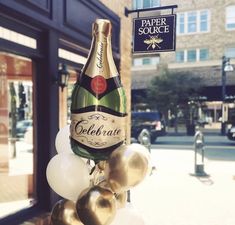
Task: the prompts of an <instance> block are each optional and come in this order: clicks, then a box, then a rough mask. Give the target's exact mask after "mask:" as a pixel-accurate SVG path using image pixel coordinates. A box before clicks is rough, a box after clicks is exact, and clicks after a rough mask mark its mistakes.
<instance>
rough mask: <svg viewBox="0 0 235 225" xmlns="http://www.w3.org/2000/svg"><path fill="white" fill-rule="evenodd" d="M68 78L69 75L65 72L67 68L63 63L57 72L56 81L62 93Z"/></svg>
mask: <svg viewBox="0 0 235 225" xmlns="http://www.w3.org/2000/svg"><path fill="white" fill-rule="evenodd" d="M69 76H70V74H69V72H68V70H67V66H66V65H65V64H64V63H63V64H62V65H61V68H60V69H59V71H58V79H57V82H58V85H59V86H60V87H61V91H63V89H64V87H67V86H68V80H69Z"/></svg>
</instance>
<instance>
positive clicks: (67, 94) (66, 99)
mask: <svg viewBox="0 0 235 225" xmlns="http://www.w3.org/2000/svg"><path fill="white" fill-rule="evenodd" d="M68 71H69V74H70V76H69V82H68V86H67V87H66V88H64V91H63V92H61V91H60V90H59V91H60V93H59V98H60V100H59V102H60V128H62V127H64V126H66V125H67V124H69V123H70V105H71V95H72V90H73V87H74V84H75V83H76V81H77V77H78V71H77V70H75V69H74V68H69V70H68Z"/></svg>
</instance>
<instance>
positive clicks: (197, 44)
mask: <svg viewBox="0 0 235 225" xmlns="http://www.w3.org/2000/svg"><path fill="white" fill-rule="evenodd" d="M161 3H162V5H173V4H177V5H178V8H177V9H176V10H175V12H188V11H194V10H203V9H209V10H210V19H211V22H210V32H208V33H204V34H202V33H201V34H188V35H177V39H176V48H177V49H182V50H183V49H189V48H194V49H195V48H208V49H209V57H210V60H209V61H210V62H208V63H209V64H211V63H212V64H213V65H220V64H221V57H222V55H223V54H224V50H225V47H226V46H229V45H231V44H232V45H233V46H234V45H235V41H234V35H235V31H226V29H225V8H226V6H228V5H235V0H220V1H216V2H215V1H214V0H207V1H204V0H177V1H174V0H161ZM161 60H162V61H163V62H167V63H173V62H174V61H175V53H174V52H172V53H163V54H161Z"/></svg>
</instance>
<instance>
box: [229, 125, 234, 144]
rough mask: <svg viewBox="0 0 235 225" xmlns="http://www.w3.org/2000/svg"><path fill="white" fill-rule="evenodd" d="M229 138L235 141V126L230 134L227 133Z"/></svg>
mask: <svg viewBox="0 0 235 225" xmlns="http://www.w3.org/2000/svg"><path fill="white" fill-rule="evenodd" d="M227 137H228V139H229V140H231V141H235V126H232V127H231V128H230V129H229V130H228V132H227Z"/></svg>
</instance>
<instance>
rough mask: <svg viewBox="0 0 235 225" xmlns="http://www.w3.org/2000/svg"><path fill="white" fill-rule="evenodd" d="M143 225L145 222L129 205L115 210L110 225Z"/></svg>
mask: <svg viewBox="0 0 235 225" xmlns="http://www.w3.org/2000/svg"><path fill="white" fill-rule="evenodd" d="M130 224H134V225H145V221H144V219H143V217H142V216H141V215H140V213H139V212H138V211H137V210H135V209H134V208H133V206H132V205H131V203H127V204H126V207H125V208H121V209H118V210H117V213H116V216H115V217H114V220H113V221H112V223H111V224H110V225H130Z"/></svg>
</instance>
